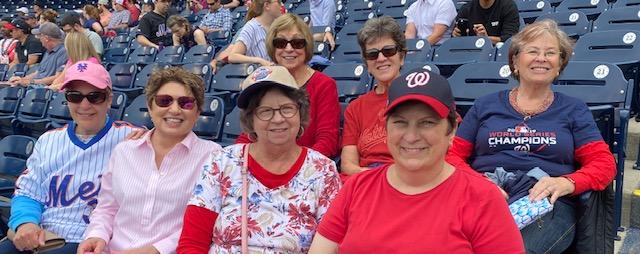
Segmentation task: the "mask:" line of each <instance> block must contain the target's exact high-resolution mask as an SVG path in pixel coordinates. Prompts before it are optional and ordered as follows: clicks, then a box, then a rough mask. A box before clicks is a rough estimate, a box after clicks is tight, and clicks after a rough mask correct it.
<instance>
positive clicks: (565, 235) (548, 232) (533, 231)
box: [520, 201, 576, 254]
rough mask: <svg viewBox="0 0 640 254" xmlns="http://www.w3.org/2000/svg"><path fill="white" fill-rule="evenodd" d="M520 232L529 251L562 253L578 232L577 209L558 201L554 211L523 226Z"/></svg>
mask: <svg viewBox="0 0 640 254" xmlns="http://www.w3.org/2000/svg"><path fill="white" fill-rule="evenodd" d="M520 233H521V234H522V239H523V240H524V246H525V249H526V250H527V253H531V254H533V253H562V252H563V251H564V250H566V249H567V248H569V246H571V243H572V242H573V238H574V237H575V233H576V215H575V209H574V208H573V207H572V206H571V205H569V204H566V203H564V202H562V201H556V203H555V204H554V206H553V211H551V212H549V213H547V214H546V215H545V216H542V218H540V219H538V220H536V221H534V222H533V223H531V224H529V226H526V227H525V228H523V229H522V230H521V231H520Z"/></svg>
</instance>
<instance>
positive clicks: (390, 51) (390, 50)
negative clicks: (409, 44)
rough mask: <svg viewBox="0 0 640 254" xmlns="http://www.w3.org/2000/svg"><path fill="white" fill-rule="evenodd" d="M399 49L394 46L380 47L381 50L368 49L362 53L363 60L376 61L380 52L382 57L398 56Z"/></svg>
mask: <svg viewBox="0 0 640 254" xmlns="http://www.w3.org/2000/svg"><path fill="white" fill-rule="evenodd" d="M399 49H400V47H398V46H396V45H387V46H384V47H382V49H375V48H374V49H369V50H367V51H365V52H364V58H365V59H367V60H376V59H378V56H379V55H380V53H381V52H382V55H383V56H384V57H392V56H395V55H396V54H398V50H399Z"/></svg>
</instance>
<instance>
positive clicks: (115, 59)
mask: <svg viewBox="0 0 640 254" xmlns="http://www.w3.org/2000/svg"><path fill="white" fill-rule="evenodd" d="M129 51H130V50H129V48H108V49H105V50H104V53H103V54H102V62H103V63H106V64H116V63H126V62H127V58H128V57H129Z"/></svg>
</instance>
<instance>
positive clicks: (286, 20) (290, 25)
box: [266, 13, 313, 63]
mask: <svg viewBox="0 0 640 254" xmlns="http://www.w3.org/2000/svg"><path fill="white" fill-rule="evenodd" d="M294 28H295V29H298V31H299V32H300V33H301V34H302V37H304V40H305V41H307V45H306V46H305V48H304V52H305V54H306V55H305V56H304V62H305V63H308V62H309V61H311V57H313V36H312V35H311V30H310V29H309V26H307V24H306V23H304V21H302V19H301V18H300V17H299V16H298V15H296V14H292V13H287V14H285V15H282V16H280V17H278V18H277V19H275V20H274V21H273V23H271V26H270V27H269V31H268V32H267V38H266V44H267V53H268V54H269V57H271V59H276V48H275V47H274V46H273V39H275V38H276V35H277V34H278V33H279V32H282V31H287V30H290V29H294Z"/></svg>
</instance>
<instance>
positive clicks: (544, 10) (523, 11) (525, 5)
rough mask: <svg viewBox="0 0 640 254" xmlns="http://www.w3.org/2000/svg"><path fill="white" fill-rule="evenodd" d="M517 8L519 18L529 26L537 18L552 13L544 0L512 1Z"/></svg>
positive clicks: (549, 5) (551, 8)
mask: <svg viewBox="0 0 640 254" xmlns="http://www.w3.org/2000/svg"><path fill="white" fill-rule="evenodd" d="M514 2H515V3H516V6H517V7H518V13H520V17H521V18H523V19H524V22H525V23H526V24H531V23H533V21H535V20H536V18H538V17H539V16H541V15H543V14H549V13H552V12H553V7H552V6H551V4H550V3H549V2H547V1H545V0H528V1H522V0H518V1H514Z"/></svg>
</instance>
